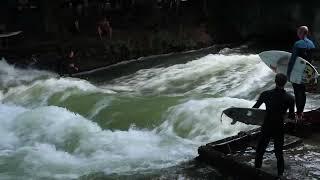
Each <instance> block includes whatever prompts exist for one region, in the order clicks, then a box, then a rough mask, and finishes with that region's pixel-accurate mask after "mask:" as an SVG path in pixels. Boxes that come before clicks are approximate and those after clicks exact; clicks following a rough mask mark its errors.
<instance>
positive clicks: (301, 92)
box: [287, 26, 315, 119]
mask: <svg viewBox="0 0 320 180" xmlns="http://www.w3.org/2000/svg"><path fill="white" fill-rule="evenodd" d="M308 31H309V30H308V27H307V26H300V27H299V28H298V30H297V36H298V38H299V40H298V41H297V42H295V43H294V46H293V51H292V55H291V58H290V60H289V64H288V70H287V77H288V80H289V81H290V76H291V71H292V69H293V66H294V63H295V61H296V59H297V57H298V56H299V57H302V58H303V59H305V60H307V61H309V62H310V63H311V50H312V49H314V48H315V46H314V44H313V42H312V41H311V40H309V39H308V38H307V35H308ZM292 86H293V90H294V96H295V100H296V107H297V117H298V119H302V116H303V110H304V106H305V104H306V87H305V85H304V84H296V83H292Z"/></svg>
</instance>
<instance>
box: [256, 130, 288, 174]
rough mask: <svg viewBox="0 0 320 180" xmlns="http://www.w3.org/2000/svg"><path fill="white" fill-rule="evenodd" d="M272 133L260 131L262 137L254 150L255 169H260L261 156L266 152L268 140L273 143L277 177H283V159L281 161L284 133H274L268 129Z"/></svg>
mask: <svg viewBox="0 0 320 180" xmlns="http://www.w3.org/2000/svg"><path fill="white" fill-rule="evenodd" d="M270 131H273V132H266V131H264V130H262V135H261V137H260V140H259V142H258V147H257V149H256V158H255V167H256V168H261V166H262V159H263V154H264V153H265V151H266V148H267V146H268V144H269V141H270V139H271V138H272V139H273V141H274V152H275V154H276V158H277V168H278V175H279V176H280V175H283V171H284V159H283V143H284V133H283V131H278V132H275V130H274V129H270Z"/></svg>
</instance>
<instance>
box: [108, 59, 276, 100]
mask: <svg viewBox="0 0 320 180" xmlns="http://www.w3.org/2000/svg"><path fill="white" fill-rule="evenodd" d="M270 76H272V72H271V71H270V70H268V68H267V67H266V66H265V65H264V64H263V63H261V61H260V59H259V57H258V56H257V55H228V56H226V55H221V54H216V55H208V56H205V57H203V58H200V59H197V60H194V61H191V62H188V63H186V64H177V65H173V66H170V67H165V68H151V69H142V70H140V71H138V72H136V73H135V74H133V75H129V76H125V77H121V78H119V79H116V80H114V81H113V84H108V85H106V86H107V87H108V88H110V89H114V90H116V91H128V92H140V93H142V94H145V93H151V94H168V93H169V94H170V93H172V94H179V93H180V94H181V93H182V94H185V93H186V94H194V93H207V94H220V95H221V94H222V93H223V92H226V91H231V92H232V93H231V94H230V95H232V96H236V95H238V94H241V93H244V91H246V90H247V89H249V86H251V87H250V88H252V84H255V83H258V82H259V83H261V85H260V87H262V86H264V85H266V83H267V82H268V78H270ZM264 81H265V82H264ZM245 83H249V84H247V85H245ZM257 88H258V87H257ZM254 90H256V89H253V90H250V91H254ZM226 93H227V92H226Z"/></svg>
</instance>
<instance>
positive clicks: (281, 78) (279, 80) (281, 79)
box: [275, 73, 287, 88]
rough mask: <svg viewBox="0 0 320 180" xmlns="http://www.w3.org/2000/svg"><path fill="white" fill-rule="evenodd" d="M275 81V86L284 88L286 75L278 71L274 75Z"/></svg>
mask: <svg viewBox="0 0 320 180" xmlns="http://www.w3.org/2000/svg"><path fill="white" fill-rule="evenodd" d="M275 82H276V86H277V87H279V88H284V85H286V83H287V76H286V75H284V74H282V73H278V74H277V75H276V78H275Z"/></svg>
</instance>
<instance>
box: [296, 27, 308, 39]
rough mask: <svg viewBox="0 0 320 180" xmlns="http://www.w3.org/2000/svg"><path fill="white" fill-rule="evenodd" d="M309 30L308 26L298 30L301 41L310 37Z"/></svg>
mask: <svg viewBox="0 0 320 180" xmlns="http://www.w3.org/2000/svg"><path fill="white" fill-rule="evenodd" d="M308 32H309V29H308V27H307V26H300V27H299V28H298V30H297V35H298V37H299V39H304V38H305V37H306V36H307V35H308Z"/></svg>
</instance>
